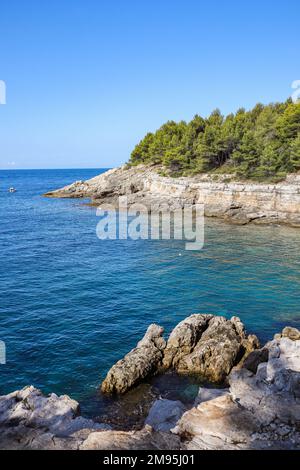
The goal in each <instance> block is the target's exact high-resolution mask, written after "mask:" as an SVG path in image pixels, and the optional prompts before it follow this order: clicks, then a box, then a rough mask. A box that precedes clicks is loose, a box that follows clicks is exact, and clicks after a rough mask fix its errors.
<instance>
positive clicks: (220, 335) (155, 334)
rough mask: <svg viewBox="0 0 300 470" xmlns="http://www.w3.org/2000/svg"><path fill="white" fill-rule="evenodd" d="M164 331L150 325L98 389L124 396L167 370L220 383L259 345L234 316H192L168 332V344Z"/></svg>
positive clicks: (254, 337)
mask: <svg viewBox="0 0 300 470" xmlns="http://www.w3.org/2000/svg"><path fill="white" fill-rule="evenodd" d="M162 332H163V329H162V328H161V327H158V326H157V325H151V326H150V327H149V329H148V331H147V333H146V335H145V337H144V338H143V340H142V341H140V342H139V343H138V345H137V347H136V348H135V349H133V350H132V351H130V352H129V353H128V354H127V355H126V356H125V357H124V359H121V360H120V361H118V362H117V363H116V364H115V365H114V366H113V367H112V368H111V369H110V371H109V372H108V374H107V376H106V378H105V380H104V382H103V383H102V386H101V390H102V391H103V392H104V393H114V392H115V393H125V392H126V391H127V390H128V389H129V388H131V387H132V386H133V385H135V384H136V383H138V382H139V381H140V380H142V379H143V378H145V377H147V376H149V375H151V374H155V373H157V372H161V371H162V370H167V369H169V368H170V367H171V368H173V369H175V370H176V371H177V372H178V373H181V374H190V375H195V374H196V375H198V376H200V377H201V378H202V379H203V380H208V381H211V382H223V381H224V380H225V379H226V377H227V376H228V374H229V372H230V371H231V369H232V367H233V366H235V365H237V364H238V363H239V362H240V361H242V360H244V358H245V357H246V356H247V355H248V354H249V353H250V352H251V351H253V350H254V349H255V348H257V347H258V346H259V343H258V340H257V338H256V336H255V335H249V336H247V335H246V332H245V329H244V325H243V324H242V322H241V321H240V319H239V318H237V317H232V318H231V319H230V320H227V319H226V318H224V317H220V316H214V315H207V314H193V315H191V316H189V317H188V318H186V319H185V320H183V321H181V322H180V323H179V324H178V325H177V326H176V327H175V328H174V330H173V331H172V332H171V334H170V336H169V339H168V341H167V344H166V343H165V340H164V339H163V338H162V337H161V334H162Z"/></svg>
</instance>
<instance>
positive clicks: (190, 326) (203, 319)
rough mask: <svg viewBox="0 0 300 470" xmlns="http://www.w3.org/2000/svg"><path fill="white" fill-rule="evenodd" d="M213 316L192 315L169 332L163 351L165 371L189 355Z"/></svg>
mask: <svg viewBox="0 0 300 470" xmlns="http://www.w3.org/2000/svg"><path fill="white" fill-rule="evenodd" d="M212 318H213V315H201V314H194V315H190V316H189V317H187V318H185V319H184V320H183V321H181V322H180V323H178V325H177V326H176V327H175V328H174V330H173V331H172V332H171V334H170V336H169V339H168V342H167V346H166V349H165V351H164V359H163V365H164V367H165V368H166V369H167V368H169V367H171V366H173V367H176V366H177V364H178V362H179V361H180V360H181V359H182V358H183V357H184V356H186V355H187V354H190V353H191V352H192V350H193V349H194V347H195V346H196V344H197V342H198V341H199V339H200V336H201V334H202V333H203V331H204V330H205V329H206V328H207V326H208V322H209V320H211V319H212Z"/></svg>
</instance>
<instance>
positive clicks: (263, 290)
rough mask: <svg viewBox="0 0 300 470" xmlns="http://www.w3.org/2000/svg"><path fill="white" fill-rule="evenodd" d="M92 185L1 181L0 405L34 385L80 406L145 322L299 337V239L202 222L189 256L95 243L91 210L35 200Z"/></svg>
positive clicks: (174, 250)
mask: <svg viewBox="0 0 300 470" xmlns="http://www.w3.org/2000/svg"><path fill="white" fill-rule="evenodd" d="M98 173H100V170H90V169H89V170H44V171H43V170H35V171H33V170H32V171H1V172H0V220H1V226H0V243H1V264H0V288H1V291H0V327H1V328H0V339H1V340H2V341H5V343H6V348H7V364H6V365H0V369H1V371H0V395H1V394H4V393H8V392H10V391H13V390H15V389H18V388H20V387H23V386H25V385H27V384H34V385H35V386H37V387H39V388H41V389H42V390H43V391H44V392H50V391H53V392H56V393H59V394H60V393H67V394H70V395H71V396H72V397H73V398H76V399H79V400H85V399H86V398H87V397H89V396H91V395H93V394H94V393H95V391H96V389H97V386H98V385H99V384H100V382H101V380H102V379H103V377H104V375H105V372H106V371H107V369H108V368H109V367H110V366H111V365H112V364H113V363H114V362H115V361H116V360H117V359H119V358H121V357H122V356H123V355H124V354H125V353H126V352H127V351H128V350H130V349H131V348H132V347H133V346H134V345H135V344H136V342H137V340H138V339H140V338H141V336H142V335H143V333H144V331H145V329H146V328H147V326H148V325H149V324H150V323H151V322H158V323H159V324H161V325H163V326H165V328H166V331H167V332H168V331H169V330H170V329H171V328H172V327H174V326H175V325H176V324H177V323H178V321H180V320H182V319H183V318H184V317H186V316H187V315H190V314H191V313H196V312H208V313H215V314H219V315H226V316H229V317H230V316H231V315H238V316H240V317H241V319H242V320H243V322H244V323H245V324H246V327H247V329H248V331H251V332H255V333H256V334H257V335H258V336H259V337H260V338H261V339H262V340H266V339H269V338H271V337H272V336H273V334H274V333H275V332H277V331H279V330H280V329H281V328H282V327H283V326H284V325H286V324H290V325H293V326H297V327H299V326H300V274H299V268H300V230H297V229H292V228H286V227H277V226H274V227H270V226H268V227H258V226H244V227H237V226H231V225H227V224H225V223H223V222H220V221H216V220H208V221H207V223H206V234H205V247H204V249H203V250H202V251H199V252H193V251H185V250H184V242H181V241H146V240H139V241H131V240H122V241H111V240H110V241H100V240H98V238H97V237H96V231H95V230H96V224H97V221H98V219H97V217H96V214H95V208H91V207H89V206H87V205H85V204H83V201H81V200H67V199H46V198H43V197H42V196H41V195H42V194H43V193H44V192H46V191H49V190H51V189H55V188H58V187H61V186H63V185H65V184H68V183H71V182H73V181H74V180H79V179H87V178H90V177H92V176H95V175H96V174H98ZM10 186H15V187H16V188H17V192H16V193H14V194H10V193H8V191H7V189H8V188H9V187H10ZM179 253H181V256H179Z"/></svg>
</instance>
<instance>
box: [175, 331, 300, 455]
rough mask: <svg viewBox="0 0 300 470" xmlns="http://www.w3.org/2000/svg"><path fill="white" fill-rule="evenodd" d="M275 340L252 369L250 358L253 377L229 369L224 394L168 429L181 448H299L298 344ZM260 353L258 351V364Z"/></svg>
mask: <svg viewBox="0 0 300 470" xmlns="http://www.w3.org/2000/svg"><path fill="white" fill-rule="evenodd" d="M294 333H295V332H293V337H294V336H295V335H294ZM279 336H280V337H276V338H275V339H274V340H273V341H271V342H269V343H267V345H265V347H264V348H263V350H265V349H267V350H268V352H269V354H268V355H265V354H266V353H265V352H263V354H264V355H265V356H264V357H265V358H266V362H260V363H259V364H258V365H257V364H255V362H256V360H255V359H257V357H256V358H255V357H254V358H253V363H254V367H253V369H255V368H256V369H257V370H256V371H255V372H251V371H250V370H248V369H246V368H241V369H238V368H234V370H233V371H232V372H231V374H230V376H229V384H230V389H229V394H225V395H223V396H220V397H217V398H214V397H212V399H211V400H206V401H203V400H202V401H200V404H199V405H198V406H197V407H195V408H192V409H191V410H188V411H187V412H186V413H184V414H183V416H182V418H181V419H180V420H179V422H178V424H177V426H176V427H175V429H173V432H176V434H177V435H179V436H181V438H182V440H183V443H182V447H184V448H186V449H191V450H195V449H300V432H299V428H300V372H299V368H300V340H294V341H292V340H291V339H290V338H289V337H287V336H281V335H279ZM263 350H260V351H257V354H258V356H259V359H260V360H261V359H262V351H263ZM248 360H249V361H250V356H249V358H248ZM246 364H247V360H246V361H245V364H244V365H246ZM251 364H252V362H251ZM200 390H201V389H200ZM212 395H214V394H212ZM186 436H189V437H188V438H186Z"/></svg>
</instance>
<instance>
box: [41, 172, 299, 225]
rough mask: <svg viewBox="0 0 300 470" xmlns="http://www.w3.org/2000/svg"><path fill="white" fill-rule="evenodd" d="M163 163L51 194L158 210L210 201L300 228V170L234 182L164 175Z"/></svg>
mask: <svg viewBox="0 0 300 470" xmlns="http://www.w3.org/2000/svg"><path fill="white" fill-rule="evenodd" d="M160 170H161V168H159V167H155V166H146V165H139V166H134V167H131V168H130V167H127V166H122V167H120V168H114V169H112V170H109V171H107V172H105V173H102V174H101V175H99V176H96V177H95V178H92V179H90V180H87V181H76V182H74V183H72V184H70V185H68V186H66V187H64V188H61V189H57V190H54V191H51V192H48V193H47V194H45V196H47V197H58V198H89V199H90V201H91V204H92V205H96V206H98V205H101V204H103V203H111V204H117V201H118V198H119V196H127V198H128V204H133V203H142V204H144V205H145V206H147V207H148V208H149V209H150V208H151V210H152V211H159V210H160V209H162V208H164V207H165V206H166V204H167V205H168V207H169V208H170V210H175V209H178V208H181V207H183V206H187V205H188V206H193V205H194V204H196V203H199V204H204V211H205V215H206V216H207V217H217V218H221V219H224V220H227V221H230V222H231V223H234V224H239V225H245V224H248V223H254V224H271V223H275V224H286V225H290V226H293V227H300V175H299V174H291V175H289V176H287V178H286V179H285V180H284V181H282V182H280V183H254V182H250V181H234V180H233V177H232V176H229V175H208V174H202V175H196V176H193V177H179V178H171V177H166V176H161V174H160Z"/></svg>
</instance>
